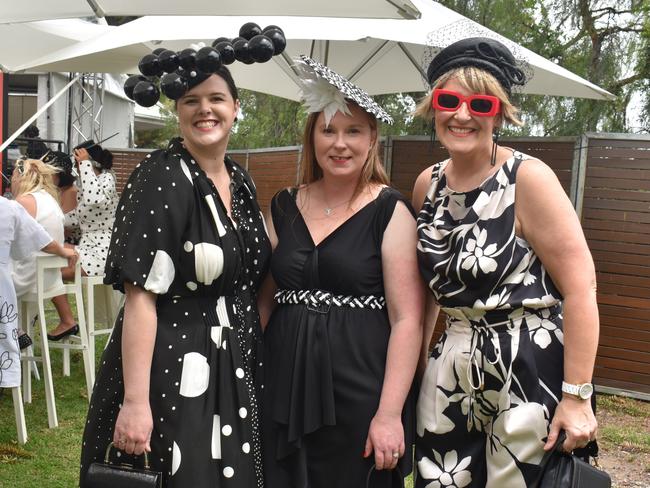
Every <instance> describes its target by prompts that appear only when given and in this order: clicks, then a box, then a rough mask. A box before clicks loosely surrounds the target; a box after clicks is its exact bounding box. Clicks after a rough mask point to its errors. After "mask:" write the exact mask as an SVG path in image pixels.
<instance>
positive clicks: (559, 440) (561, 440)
mask: <svg viewBox="0 0 650 488" xmlns="http://www.w3.org/2000/svg"><path fill="white" fill-rule="evenodd" d="M565 440H566V432H564V430H560V432H559V433H558V435H557V439H556V440H555V444H553V448H552V449H549V450H548V451H546V452H545V453H544V456H542V460H541V461H540V462H539V474H538V475H537V478H536V479H535V481H534V482H533V484H532V485H530V488H538V486H539V484H540V482H541V481H542V478H543V476H544V471H545V470H546V465H547V464H548V462H549V461H550V460H551V457H552V456H553V454H554V453H555V452H556V451H557V452H560V453H562V450H561V448H562V444H563V443H564V441H565Z"/></svg>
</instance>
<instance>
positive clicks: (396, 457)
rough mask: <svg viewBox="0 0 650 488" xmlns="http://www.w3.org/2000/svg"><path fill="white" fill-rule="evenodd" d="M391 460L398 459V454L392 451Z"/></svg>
mask: <svg viewBox="0 0 650 488" xmlns="http://www.w3.org/2000/svg"><path fill="white" fill-rule="evenodd" d="M393 458H394V459H398V458H399V452H397V451H393Z"/></svg>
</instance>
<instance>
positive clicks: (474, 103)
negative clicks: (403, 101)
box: [431, 88, 501, 117]
mask: <svg viewBox="0 0 650 488" xmlns="http://www.w3.org/2000/svg"><path fill="white" fill-rule="evenodd" d="M463 103H466V104H467V110H469V113H471V114H472V115H478V116H479V117H493V116H495V115H496V114H498V113H499V108H500V107H501V102H500V100H499V99H498V98H497V97H495V96H493V95H469V96H467V97H466V96H464V95H461V94H460V93H458V92H455V91H452V90H443V89H441V88H436V89H435V90H433V99H432V101H431V106H432V107H433V108H434V109H435V110H442V111H444V112H455V111H456V110H458V109H459V108H460V106H461V105H462V104H463Z"/></svg>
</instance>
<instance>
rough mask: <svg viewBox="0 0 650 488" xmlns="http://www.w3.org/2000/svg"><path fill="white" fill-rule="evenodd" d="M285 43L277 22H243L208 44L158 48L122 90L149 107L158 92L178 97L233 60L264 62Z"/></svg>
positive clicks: (156, 99)
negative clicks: (176, 49) (232, 32)
mask: <svg viewBox="0 0 650 488" xmlns="http://www.w3.org/2000/svg"><path fill="white" fill-rule="evenodd" d="M286 46H287V40H286V38H285V36H284V31H283V30H282V29H280V27H278V26H277V25H269V26H267V27H265V28H264V29H262V28H261V27H260V26H259V25H257V24H255V23H254V22H247V23H246V24H244V25H242V26H241V28H240V29H239V36H238V37H235V38H234V39H229V38H227V37H219V38H217V39H215V40H214V41H213V42H212V45H211V46H202V45H196V46H193V47H189V48H187V49H183V50H182V51H179V52H174V51H170V50H169V49H163V48H158V49H156V50H154V51H153V52H152V53H151V54H147V55H145V56H144V57H143V58H142V59H141V60H140V62H139V63H138V69H139V70H140V73H141V74H139V75H133V76H130V77H129V78H128V79H127V80H126V81H125V82H124V93H125V94H126V96H127V97H129V98H130V99H131V100H133V101H135V102H136V103H137V104H138V105H142V106H143V107H151V106H153V105H155V104H156V103H157V102H158V100H159V99H160V93H161V92H162V93H163V94H164V95H165V96H166V97H167V98H170V99H172V100H178V99H179V98H181V97H182V96H183V95H184V94H185V93H186V92H187V91H188V90H189V89H191V88H193V87H195V86H196V85H198V84H199V83H201V82H202V81H204V80H206V79H207V78H208V77H209V76H210V75H212V74H214V73H216V72H217V71H218V70H219V69H221V67H222V66H224V65H229V64H232V63H234V62H235V61H240V62H242V63H245V64H253V63H265V62H267V61H269V60H270V59H271V58H272V57H273V56H276V55H278V54H280V53H282V52H283V51H284V49H285V47H286Z"/></svg>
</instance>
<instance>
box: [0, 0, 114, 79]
mask: <svg viewBox="0 0 650 488" xmlns="http://www.w3.org/2000/svg"><path fill="white" fill-rule="evenodd" d="M3 7H4V6H3ZM0 15H2V14H0ZM111 29H112V28H111V27H109V26H106V25H99V24H96V23H93V22H88V21H85V20H81V19H62V20H44V21H40V22H24V23H16V24H0V46H2V54H0V67H2V68H3V69H4V70H7V71H13V68H14V67H15V66H17V65H19V64H21V63H24V62H25V60H27V59H37V58H40V57H41V56H45V55H47V54H48V53H52V52H55V51H57V50H59V49H62V48H64V47H67V46H71V45H73V44H76V43H78V42H80V41H85V40H86V39H91V38H94V37H97V36H99V35H100V34H102V33H105V32H108V31H110V30H111Z"/></svg>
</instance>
